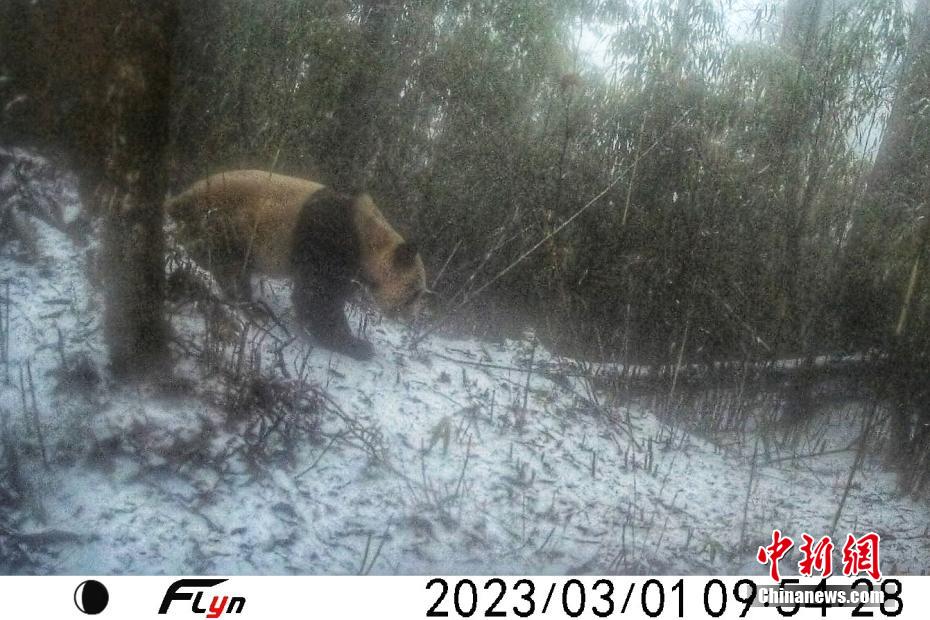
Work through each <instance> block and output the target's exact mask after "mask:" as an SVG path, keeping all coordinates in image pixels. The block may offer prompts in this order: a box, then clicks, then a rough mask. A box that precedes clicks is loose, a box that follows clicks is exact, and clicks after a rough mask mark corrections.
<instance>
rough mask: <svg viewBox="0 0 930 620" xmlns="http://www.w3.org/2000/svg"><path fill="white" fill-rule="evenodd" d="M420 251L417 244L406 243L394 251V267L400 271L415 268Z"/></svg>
mask: <svg viewBox="0 0 930 620" xmlns="http://www.w3.org/2000/svg"><path fill="white" fill-rule="evenodd" d="M418 251H419V250H418V249H417V244H415V243H412V242H410V241H404V242H403V243H401V244H400V245H399V246H397V247H396V248H395V249H394V266H395V267H397V268H398V269H408V268H410V267H413V264H414V261H415V260H416V258H417V252H418Z"/></svg>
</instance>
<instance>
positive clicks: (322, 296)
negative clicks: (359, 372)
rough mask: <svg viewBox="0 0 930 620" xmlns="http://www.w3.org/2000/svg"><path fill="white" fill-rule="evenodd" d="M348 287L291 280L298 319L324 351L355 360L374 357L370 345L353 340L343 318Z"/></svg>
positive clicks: (321, 282) (335, 283)
mask: <svg viewBox="0 0 930 620" xmlns="http://www.w3.org/2000/svg"><path fill="white" fill-rule="evenodd" d="M348 296H349V287H348V286H347V285H346V284H341V283H339V282H336V281H323V280H321V279H319V278H311V277H308V276H303V277H298V278H295V280H294V293H293V302H294V310H295V312H296V313H297V317H298V319H299V320H300V321H301V322H302V323H303V324H304V325H306V327H307V329H309V330H310V333H311V334H312V335H313V336H314V337H315V338H316V339H317V341H318V342H319V343H320V344H321V345H323V346H324V347H326V348H328V349H331V350H333V351H337V352H339V353H344V354H346V355H348V356H350V357H353V358H355V359H357V360H367V359H371V357H372V356H374V348H373V347H372V346H371V343H370V342H368V341H367V340H362V339H361V338H356V337H355V336H354V335H353V334H352V330H351V328H350V327H349V321H348V320H347V319H346V315H345V302H346V299H348Z"/></svg>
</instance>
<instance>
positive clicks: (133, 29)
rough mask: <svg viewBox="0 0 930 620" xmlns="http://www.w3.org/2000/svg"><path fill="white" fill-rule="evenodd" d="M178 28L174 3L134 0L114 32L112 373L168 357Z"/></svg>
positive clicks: (108, 220) (108, 267)
mask: <svg viewBox="0 0 930 620" xmlns="http://www.w3.org/2000/svg"><path fill="white" fill-rule="evenodd" d="M176 27H177V14H176V6H175V5H174V3H173V2H167V1H165V2H154V3H153V2H150V1H148V0H142V1H136V2H132V3H130V4H129V6H128V7H127V9H126V10H125V11H124V12H123V14H122V16H121V18H120V20H119V24H118V25H117V28H116V30H115V34H114V42H113V43H114V47H115V50H114V52H115V54H116V57H115V58H114V63H113V69H114V70H113V72H112V74H111V75H110V76H109V77H110V80H109V83H108V84H104V87H105V88H107V89H108V90H107V92H108V95H107V97H106V99H105V100H104V102H103V114H104V116H105V117H107V120H108V121H109V123H108V126H107V128H106V130H105V131H107V133H108V137H109V140H108V144H109V145H110V147H109V149H108V151H107V153H106V159H105V161H106V166H105V168H104V172H103V182H102V183H101V184H100V186H99V187H98V188H97V191H96V192H95V198H96V200H97V202H98V212H100V213H101V214H102V215H103V217H104V233H103V248H102V263H103V267H104V279H105V284H106V309H105V313H104V328H105V329H104V332H105V336H106V339H107V344H108V346H109V349H110V359H111V363H112V366H113V370H114V372H116V373H117V374H122V375H139V374H145V373H147V372H151V371H154V370H157V369H160V368H162V367H163V366H164V364H165V363H166V361H167V325H166V323H165V318H164V314H163V293H164V262H163V261H164V233H163V220H164V217H163V210H162V201H163V200H164V197H165V188H166V179H165V159H164V153H165V148H166V146H167V143H168V127H169V112H170V108H169V99H170V93H171V66H172V65H171V50H172V39H173V36H174V33H175V30H176Z"/></svg>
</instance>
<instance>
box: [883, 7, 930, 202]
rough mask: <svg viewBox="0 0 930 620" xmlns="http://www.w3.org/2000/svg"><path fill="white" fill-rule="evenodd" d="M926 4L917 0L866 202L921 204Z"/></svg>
mask: <svg viewBox="0 0 930 620" xmlns="http://www.w3.org/2000/svg"><path fill="white" fill-rule="evenodd" d="M928 100H930V0H918V3H917V6H916V8H915V10H914V22H913V26H912V28H911V33H910V37H909V41H908V48H907V56H906V58H905V60H904V66H903V68H902V71H901V75H900V77H899V81H898V87H897V94H896V96H895V99H894V104H893V105H892V107H891V114H890V115H889V116H888V122H887V124H886V125H885V132H884V134H883V135H882V142H881V145H880V146H879V149H878V153H877V155H876V156H875V163H874V165H873V166H872V172H871V174H870V175H869V179H868V198H869V199H872V200H882V201H885V202H886V203H888V202H890V203H891V204H895V205H902V206H904V205H907V204H914V203H916V202H918V201H921V200H926V190H927V186H928V185H927V172H928V167H930V111H928V110H927V105H926V102H927V101H928Z"/></svg>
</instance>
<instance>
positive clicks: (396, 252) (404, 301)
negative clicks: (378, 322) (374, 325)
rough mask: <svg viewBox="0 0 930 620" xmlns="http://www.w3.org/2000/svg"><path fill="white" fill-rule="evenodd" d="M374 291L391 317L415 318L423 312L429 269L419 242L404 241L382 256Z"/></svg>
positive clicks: (379, 260)
mask: <svg viewBox="0 0 930 620" xmlns="http://www.w3.org/2000/svg"><path fill="white" fill-rule="evenodd" d="M374 271H375V274H374V275H375V277H374V278H372V280H371V282H370V289H371V293H372V295H373V296H374V298H375V301H376V302H377V303H378V306H379V307H380V308H381V311H382V312H384V314H386V315H387V316H389V317H391V318H399V319H405V320H411V319H413V318H414V317H415V316H416V315H417V314H418V313H419V311H420V307H421V305H422V302H423V298H424V295H426V293H427V289H426V270H425V269H424V268H423V259H421V258H420V253H419V252H418V251H417V247H416V245H415V244H413V243H410V242H407V241H403V240H401V241H400V242H399V243H397V244H396V245H393V246H391V247H389V248H387V249H385V250H384V251H383V252H381V253H380V255H379V257H378V265H377V268H376V269H375V270H374Z"/></svg>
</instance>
